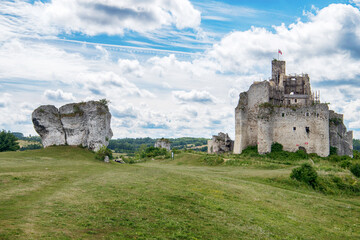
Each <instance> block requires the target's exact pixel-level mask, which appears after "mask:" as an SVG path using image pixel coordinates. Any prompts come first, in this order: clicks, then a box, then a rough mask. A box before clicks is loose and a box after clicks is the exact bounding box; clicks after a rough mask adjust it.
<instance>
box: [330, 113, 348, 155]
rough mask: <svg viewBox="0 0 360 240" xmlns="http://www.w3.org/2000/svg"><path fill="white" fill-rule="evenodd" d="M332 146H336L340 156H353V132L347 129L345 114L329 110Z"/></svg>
mask: <svg viewBox="0 0 360 240" xmlns="http://www.w3.org/2000/svg"><path fill="white" fill-rule="evenodd" d="M329 131H330V134H329V136H330V146H331V147H335V148H336V153H337V154H338V155H340V156H342V155H348V156H350V157H352V156H353V140H352V139H353V132H352V131H347V130H346V127H345V125H344V116H343V114H338V113H335V112H334V111H332V110H330V111H329Z"/></svg>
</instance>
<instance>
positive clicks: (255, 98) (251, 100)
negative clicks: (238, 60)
mask: <svg viewBox="0 0 360 240" xmlns="http://www.w3.org/2000/svg"><path fill="white" fill-rule="evenodd" d="M269 99H270V84H269V82H267V81H263V82H256V83H254V84H253V85H251V87H250V89H249V91H247V92H244V93H241V94H240V100H239V103H238V106H237V107H236V109H235V142H234V153H237V154H239V153H241V152H242V150H243V149H245V148H246V147H247V146H250V145H256V144H257V137H258V136H257V135H258V134H257V132H258V130H257V128H258V123H257V115H258V106H259V105H260V104H261V103H265V102H269Z"/></svg>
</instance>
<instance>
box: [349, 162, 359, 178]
mask: <svg viewBox="0 0 360 240" xmlns="http://www.w3.org/2000/svg"><path fill="white" fill-rule="evenodd" d="M350 171H351V172H352V173H353V174H354V175H355V176H356V177H360V164H359V163H356V164H353V165H352V166H351V168H350Z"/></svg>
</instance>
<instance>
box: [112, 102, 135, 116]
mask: <svg viewBox="0 0 360 240" xmlns="http://www.w3.org/2000/svg"><path fill="white" fill-rule="evenodd" d="M111 113H112V115H113V116H114V117H116V118H134V119H135V118H137V117H138V116H139V110H137V109H136V108H135V107H134V106H132V105H130V106H121V107H117V106H111Z"/></svg>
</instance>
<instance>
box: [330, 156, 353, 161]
mask: <svg viewBox="0 0 360 240" xmlns="http://www.w3.org/2000/svg"><path fill="white" fill-rule="evenodd" d="M328 160H329V161H331V162H341V161H344V160H351V157H349V156H347V155H344V156H339V155H330V156H329V157H328Z"/></svg>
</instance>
